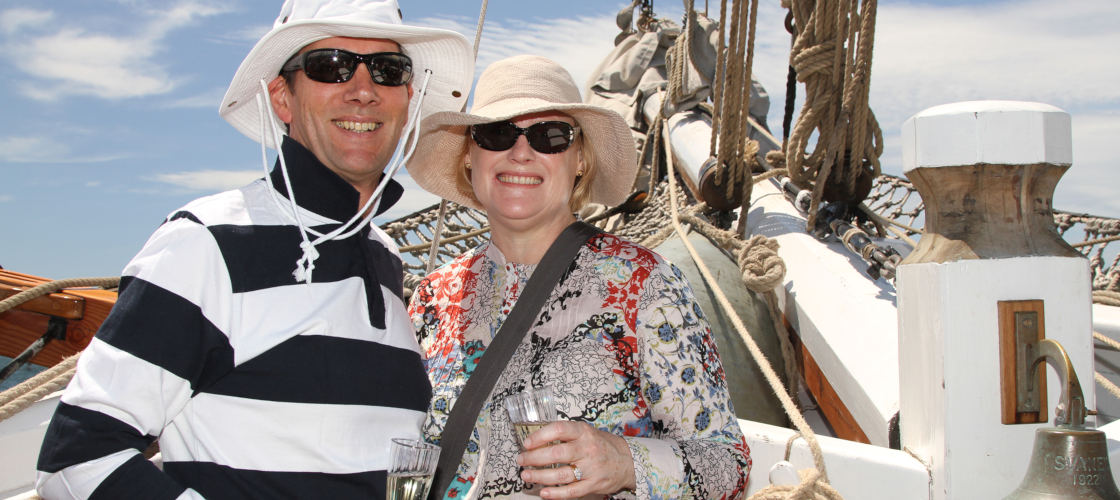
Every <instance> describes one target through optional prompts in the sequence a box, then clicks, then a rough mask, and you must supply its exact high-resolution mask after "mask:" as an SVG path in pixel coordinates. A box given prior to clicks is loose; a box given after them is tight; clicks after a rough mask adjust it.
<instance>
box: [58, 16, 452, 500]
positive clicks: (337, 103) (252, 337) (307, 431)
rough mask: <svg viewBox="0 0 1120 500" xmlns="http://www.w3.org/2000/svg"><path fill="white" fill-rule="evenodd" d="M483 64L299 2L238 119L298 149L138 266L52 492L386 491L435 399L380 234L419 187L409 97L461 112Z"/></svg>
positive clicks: (231, 96) (379, 20)
mask: <svg viewBox="0 0 1120 500" xmlns="http://www.w3.org/2000/svg"><path fill="white" fill-rule="evenodd" d="M472 60H473V58H472V56H471V50H470V46H469V44H468V43H467V41H466V39H465V38H463V37H462V36H461V35H459V34H456V33H454V32H450V31H445V30H437V29H429V28H420V27H414V26H406V25H402V24H401V19H400V11H399V9H398V6H397V2H396V0H368V1H364V2H359V1H355V0H288V1H287V2H285V4H284V6H283V7H282V8H281V12H280V16H279V18H278V19H277V21H276V24H275V25H274V27H273V29H272V31H270V32H269V33H268V34H266V35H265V36H264V37H263V38H262V39H261V40H260V41H259V42H258V43H257V44H256V46H255V47H254V48H253V50H252V51H251V52H250V53H249V55H248V56H247V57H246V58H245V60H244V61H243V63H242V64H241V67H240V68H239V69H238V71H237V74H236V75H235V76H234V79H233V82H232V83H231V85H230V89H229V91H228V92H227V93H226V96H225V98H224V99H223V101H222V105H221V108H220V113H221V115H222V116H223V117H224V118H225V119H226V120H227V121H229V122H230V123H231V124H233V125H234V126H235V127H236V128H237V129H238V130H240V131H241V132H242V133H245V134H246V135H248V136H249V137H251V138H253V139H254V140H257V141H259V142H262V143H263V144H265V145H269V146H272V147H276V145H277V143H278V142H279V143H281V144H280V147H279V153H280V154H279V157H278V161H277V163H276V166H275V167H274V168H273V169H272V171H271V172H269V173H268V175H267V176H266V177H265V178H264V179H261V180H258V181H256V182H255V183H253V184H250V185H248V186H246V187H243V188H241V189H238V190H234V191H228V192H225V193H220V194H217V195H213V196H209V197H205V198H201V199H198V200H195V201H193V202H191V203H189V204H188V205H187V206H185V207H183V208H182V209H180V210H178V211H176V212H174V213H173V214H171V215H170V216H169V217H168V218H167V220H166V221H165V222H164V224H163V225H162V226H160V228H159V229H158V230H157V231H156V232H155V234H154V235H153V236H152V237H151V239H149V240H148V242H147V243H146V244H145V246H144V248H143V249H142V250H141V251H140V253H139V254H138V255H137V256H136V257H135V258H133V260H132V261H131V262H130V263H129V264H128V266H127V267H126V268H125V270H124V273H123V277H122V279H121V287H120V296H119V299H118V302H117V305H116V307H115V308H114V309H113V312H112V314H111V315H110V316H109V318H108V319H106V321H105V323H104V324H103V325H102V328H101V330H100V331H99V332H98V334H97V336H96V337H95V338H94V340H93V342H92V343H91V344H90V346H89V347H88V348H87V349H86V351H85V353H84V354H83V355H82V358H81V361H80V362H79V364H78V370H77V373H76V374H75V376H74V380H73V381H72V382H71V384H70V386H69V387H68V388H67V390H66V392H65V394H64V395H63V397H62V400H61V402H60V403H59V407H58V410H57V411H56V413H55V415H54V418H53V419H52V421H51V424H50V427H49V429H48V431H47V436H46V438H45V439H44V442H43V448H42V451H41V453H40V456H39V465H38V468H39V470H40V473H39V479H38V489H39V492H40V494H41V495H42V496H44V497H46V498H88V497H99V498H176V497H179V498H201V497H206V498H230V497H234V498H313V497H314V498H317V497H333V498H351V497H362V498H365V497H369V496H370V495H373V496H375V497H382V496H384V486H385V469H386V468H387V466H388V462H389V456H388V455H389V442H390V441H389V440H390V439H391V438H393V437H419V426H420V423H421V422H422V420H423V416H424V411H425V410H426V409H427V406H428V399H429V397H430V394H431V389H430V387H429V385H428V382H427V377H426V376H425V373H424V369H423V366H422V364H421V359H420V356H419V348H418V346H417V344H416V340H415V336H414V335H413V333H412V330H411V326H410V323H409V320H408V315H407V313H406V312H405V308H404V304H403V303H402V300H401V277H402V276H401V261H400V257H399V254H398V253H397V249H396V246H395V245H394V243H393V242H392V240H391V239H389V238H388V236H387V235H385V234H384V233H383V232H381V231H380V230H379V229H378V228H377V227H376V226H373V225H372V224H371V223H370V222H369V221H370V219H371V218H372V217H373V216H374V215H375V214H376V213H380V212H382V211H384V210H386V209H387V208H389V207H390V206H391V205H392V204H393V203H394V202H396V201H397V199H399V198H400V196H401V192H402V189H401V187H400V185H399V184H397V183H396V182H393V181H391V180H389V179H388V177H389V176H391V173H392V172H394V171H395V170H396V168H398V167H399V164H400V163H402V161H403V158H397V157H395V156H394V149H395V148H397V146H398V142H401V139H402V138H403V137H407V136H408V130H406V123H408V122H409V106H410V102H411V103H412V107H413V108H414V109H418V110H420V113H421V114H426V113H428V112H432V111H439V110H456V111H457V110H459V109H461V107H462V102H463V100H465V98H466V95H467V93H468V90H469V88H470V83H471V78H472V71H473V69H472V67H473V63H472ZM413 75H415V77H416V79H415V80H413V79H412V76H413ZM266 87H267V91H266V90H265V88H266ZM422 89H426V92H424V91H422ZM266 92H267V93H266ZM273 110H274V111H273ZM277 120H279V122H282V123H283V125H280V124H279V123H278V122H277ZM417 121H418V120H417ZM285 127H286V128H287V130H288V134H289V135H288V136H287V137H285V138H282V139H281V134H280V132H281V131H282V130H283V129H284V128H285ZM386 169H387V170H386ZM383 171H387V172H389V175H383ZM382 177H386V179H382ZM386 181H388V182H386ZM157 438H158V439H159V447H160V451H161V453H162V459H163V462H162V465H163V466H162V470H161V469H160V468H157V466H156V465H154V464H153V463H152V462H150V461H149V460H147V459H145V458H144V456H143V455H142V452H143V451H144V450H145V449H147V448H148V447H149V445H150V444H151V443H152V441H154V440H155V439H157Z"/></svg>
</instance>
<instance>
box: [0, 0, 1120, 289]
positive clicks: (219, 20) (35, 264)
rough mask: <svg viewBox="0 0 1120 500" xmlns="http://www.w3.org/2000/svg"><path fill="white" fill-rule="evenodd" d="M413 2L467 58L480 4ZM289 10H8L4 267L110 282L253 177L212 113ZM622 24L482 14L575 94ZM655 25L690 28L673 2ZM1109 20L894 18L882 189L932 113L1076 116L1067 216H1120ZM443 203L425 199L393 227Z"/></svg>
mask: <svg viewBox="0 0 1120 500" xmlns="http://www.w3.org/2000/svg"><path fill="white" fill-rule="evenodd" d="M401 1H402V9H403V11H404V14H405V18H406V21H408V22H414V23H417V24H427V25H434V26H440V27H445V28H450V29H454V30H457V31H460V32H462V33H464V34H465V35H467V38H468V39H472V40H473V37H474V29H475V25H476V23H477V18H478V10H479V8H480V6H481V3H480V2H468V1H464V0H457V1H450V0H446V1H415V0H411V1H410V0H401ZM280 3H281V2H279V1H270V2H265V1H261V0H252V1H250V0H222V1H217V0H215V1H203V0H158V1H157V0H100V1H97V2H90V1H82V0H53V1H50V2H41V1H29V0H0V60H2V64H0V68H2V69H0V117H3V118H4V119H3V120H0V234H3V235H4V242H3V244H2V245H0V266H3V267H5V268H8V269H12V270H17V271H21V272H26V273H31V274H37V275H41V276H46V277H50V278H65V277H79V276H102V275H115V274H118V273H119V272H120V270H121V269H122V268H123V266H124V265H125V263H126V262H127V261H128V259H129V258H130V257H131V256H132V255H133V254H134V253H135V252H136V251H137V250H139V248H140V247H141V246H142V245H143V243H144V241H145V239H146V238H147V237H148V235H149V234H150V233H151V232H152V230H154V229H155V227H156V226H157V225H158V224H159V223H160V221H161V220H162V218H163V217H164V216H165V215H166V214H168V213H169V212H171V211H173V210H174V209H176V208H178V207H180V206H182V205H183V204H184V203H186V202H187V201H189V200H191V199H193V198H195V197H198V196H201V195H205V194H209V193H213V192H216V191H220V190H224V189H228V188H232V187H236V186H239V185H241V184H243V183H245V182H247V181H248V180H251V179H252V178H254V177H259V176H260V175H261V173H260V172H261V166H260V150H259V147H258V146H257V145H256V143H253V142H252V141H250V140H249V139H247V138H245V137H244V136H242V135H241V134H239V133H238V132H236V131H235V130H234V129H233V128H232V127H231V126H229V125H228V124H226V123H225V122H224V121H223V120H221V118H219V117H218V113H217V108H218V101H219V100H220V99H221V96H222V94H223V93H224V92H225V89H226V86H227V85H228V84H229V81H230V79H231V78H232V76H233V73H234V71H235V70H236V68H237V66H238V64H240V62H241V59H242V58H243V57H244V56H245V54H246V53H248V51H249V49H250V48H251V47H252V45H253V43H254V42H255V41H256V39H257V38H258V37H259V36H260V35H262V34H263V33H264V32H266V31H267V29H268V28H269V27H270V26H271V24H272V21H273V19H274V18H275V16H276V14H277V12H278V11H279V6H280ZM696 4H697V6H698V7H699V6H703V4H704V2H703V1H697V2H696ZM761 4H762V7H761V11H760V17H759V26H760V34H759V39H758V42H757V47H756V61H755V75H756V78H758V79H759V80H760V81H761V82H762V83H763V85H765V86H766V87H767V89H768V90H769V91H770V93H771V95H772V99H773V104H772V107H771V114H770V115H771V116H770V120H769V121H770V123H771V126H772V127H775V133H777V132H778V130H777V128H776V127H780V124H781V117H780V113H781V104H780V103H781V102H782V101H783V99H784V96H783V94H784V88H785V73H786V64H787V60H788V53H787V50H788V47H789V38H788V35H787V34H786V33H785V31H784V29H783V28H782V27H781V21H782V18H783V17H784V11H783V10H782V9H781V8H780V7H779V2H778V0H762V2H761ZM622 5H624V2H612V1H603V0H567V1H564V2H540V1H533V2H525V1H520V2H513V1H506V0H495V1H493V2H490V6H489V12H488V16H487V24H486V27H485V28H484V30H483V31H484V36H483V42H482V47H481V49H480V53H479V61H478V62H479V68H482V67H485V65H487V64H489V63H490V62H493V61H495V60H497V59H500V58H503V57H506V56H509V55H514V54H519V53H536V54H541V55H545V56H547V57H550V58H553V59H555V60H556V61H558V62H560V63H561V64H563V65H565V66H566V67H567V68H568V69H569V70H570V71H571V72H572V74H573V75H574V76H575V78H576V81H577V82H583V81H585V80H586V79H587V77H588V76H589V73H590V72H591V70H592V69H593V67H594V66H595V64H596V63H598V61H599V60H601V58H602V57H603V56H605V55H606V54H607V53H608V52H609V51H610V49H611V43H612V40H613V38H614V36H615V34H616V33H617V28H616V27H615V25H614V16H615V13H616V12H617V11H618V9H619V8H620V7H621V6H622ZM710 5H711V9H712V15H713V17H718V3H717V2H715V1H714V0H713V1H712V2H711V4H710ZM654 7H655V10H656V11H657V13H658V14H660V15H662V16H665V17H670V18H676V19H679V18H680V12H681V6H680V3H679V2H670V1H666V0H662V1H660V2H655V4H654ZM1117 19H1120V2H1116V1H1115V0H1082V1H1078V2H1068V3H1066V4H1059V3H1055V2H1052V1H1045V0H1021V1H959V0H958V1H947V2H946V1H940V2H898V1H889V0H883V1H882V2H880V6H879V25H878V30H877V33H876V48H875V53H874V54H875V58H874V64H873V68H872V84H871V104H872V108H873V109H874V111H875V113H876V115H877V116H878V118H879V121H880V124H881V126H882V128H883V131H884V134H885V139H886V140H885V145H886V150H885V153H884V155H883V158H882V161H883V165H884V170H885V171H886V172H888V173H893V174H900V173H901V168H900V163H901V157H900V155H901V143H900V141H899V138H898V134H899V128H900V126H901V124H902V122H903V121H904V120H905V119H906V118H907V117H909V116H910V115H913V114H914V113H916V112H918V111H921V110H922V109H925V108H927V107H930V106H934V105H937V104H943V103H947V102H955V101H963V100H973V99H1013V100H1031V101H1041V102H1046V103H1049V104H1053V105H1056V106H1058V107H1060V108H1062V109H1065V110H1066V111H1068V112H1070V113H1071V114H1072V115H1073V135H1074V166H1073V168H1072V169H1071V170H1070V171H1069V173H1067V174H1066V176H1065V177H1064V179H1063V181H1062V182H1061V183H1060V184H1059V186H1058V190H1057V193H1056V196H1055V205H1056V207H1057V208H1060V209H1064V210H1071V211H1082V212H1089V213H1094V214H1097V215H1108V216H1120V196H1117V193H1116V191H1117V188H1118V187H1120V173H1118V172H1120V161H1118V160H1120V153H1118V152H1117V150H1116V148H1115V147H1114V143H1115V142H1116V139H1115V138H1116V137H1120V85H1118V84H1117V82H1120V57H1116V55H1115V54H1112V53H1111V51H1112V50H1113V49H1115V48H1116V47H1120V30H1117V29H1115V27H1114V23H1115V21H1116V20H1117ZM400 180H402V182H404V183H405V185H406V186H413V187H415V184H413V183H411V182H410V180H409V179H407V178H406V177H402V178H401V179H400ZM434 201H435V198H434V197H432V196H430V195H427V194H425V193H422V192H420V191H418V190H413V191H411V192H410V193H409V194H408V195H406V199H405V201H404V202H402V203H401V204H400V205H399V208H398V209H396V210H395V211H394V213H393V214H392V216H400V215H404V214H407V213H410V212H412V211H414V210H416V209H418V208H421V207H423V206H426V205H428V204H430V203H433V202H434Z"/></svg>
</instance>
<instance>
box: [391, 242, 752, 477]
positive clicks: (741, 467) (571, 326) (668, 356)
mask: <svg viewBox="0 0 1120 500" xmlns="http://www.w3.org/2000/svg"><path fill="white" fill-rule="evenodd" d="M534 268H535V266H532V265H524V264H516V263H507V262H506V260H505V257H504V256H503V255H502V253H501V252H500V251H499V250H498V248H497V247H496V246H494V245H493V244H489V243H487V244H484V245H481V246H479V247H478V248H475V249H473V250H472V251H470V252H468V253H466V254H464V255H462V256H460V257H459V258H457V259H455V260H454V261H452V262H450V263H448V264H446V265H444V266H443V267H441V268H439V269H437V270H436V271H435V272H433V273H432V274H431V275H429V276H428V277H427V278H425V279H424V280H423V281H422V282H421V283H420V285H419V286H418V287H417V288H416V291H415V292H414V293H413V295H412V303H411V304H410V306H409V314H410V315H411V317H412V323H413V326H414V327H415V328H416V331H417V336H418V339H419V341H420V347H421V350H422V352H423V353H424V355H425V357H426V358H427V361H426V366H427V370H428V377H429V378H430V379H431V382H432V386H433V395H432V403H431V408H430V409H429V412H428V417H427V419H426V420H425V423H424V429H423V431H424V435H425V437H426V439H428V440H429V441H431V442H433V443H437V444H438V443H439V439H440V434H441V432H442V431H443V427H444V424H445V423H446V421H447V417H448V415H449V414H450V412H451V408H452V407H453V406H454V404H455V399H456V398H457V397H458V395H459V394H460V393H461V392H462V389H463V386H464V384H465V383H466V381H467V378H469V377H470V375H471V373H472V372H473V371H474V369H475V367H476V366H477V364H478V361H479V358H480V357H481V356H482V353H483V352H485V350H486V347H487V346H488V345H489V344H490V341H491V340H492V339H493V337H494V335H495V334H496V333H497V332H498V328H499V327H500V326H501V325H502V322H503V321H505V319H506V316H507V315H508V314H509V312H510V310H511V309H512V308H513V305H514V303H515V302H516V301H517V298H518V297H519V296H520V295H521V292H522V290H523V289H524V287H525V284H526V282H527V281H528V279H529V276H530V275H531V274H532V272H533V269H534ZM543 385H551V386H552V387H553V389H554V391H555V393H556V399H557V406H558V409H559V413H560V418H561V419H564V420H578V421H584V422H588V423H590V424H591V425H593V426H595V427H596V428H599V429H601V430H604V431H608V432H611V433H614V434H617V435H620V436H623V437H624V438H625V439H626V441H627V443H628V444H629V446H630V453H631V456H632V457H633V458H634V466H635V471H634V472H635V478H636V484H637V490H636V491H633V492H629V491H626V492H621V493H619V494H616V495H615V496H614V497H611V498H641V499H651V498H735V497H737V496H738V495H739V494H741V493H742V492H743V491H744V490H745V488H746V482H747V475H748V473H749V472H750V466H751V459H750V450H749V449H748V448H747V444H746V440H745V439H744V438H743V435H742V432H741V431H740V430H739V426H738V422H737V420H736V418H735V416H734V411H733V410H732V407H731V400H730V396H729V394H728V391H727V384H726V381H725V379H724V373H723V366H722V365H721V364H720V360H719V356H718V355H717V354H716V346H715V342H714V341H713V339H712V336H711V331H710V329H709V327H708V322H707V320H706V319H705V318H704V315H703V313H702V312H701V311H700V307H699V306H698V305H697V303H696V301H695V299H694V298H693V293H692V289H691V288H689V286H688V283H687V282H686V281H685V278H684V277H683V276H682V275H681V273H680V271H679V270H678V269H677V268H676V266H673V265H672V264H670V263H668V262H667V261H665V260H664V259H663V258H662V257H661V256H659V255H657V254H655V253H653V252H652V251H650V250H648V249H646V248H643V247H641V246H638V245H636V244H634V243H630V242H628V241H625V240H623V239H620V238H618V237H616V236H613V235H610V234H601V235H599V236H596V237H594V238H592V239H591V240H590V241H589V242H588V244H587V245H586V246H584V247H583V248H581V249H580V251H579V253H578V254H577V256H576V260H575V263H574V265H573V266H572V267H571V268H569V270H568V274H566V275H565V277H564V278H563V279H562V281H561V282H560V284H559V285H557V287H556V288H555V289H554V290H553V291H552V294H551V296H550V297H549V299H548V301H547V302H546V303H545V305H544V306H543V307H542V308H541V312H540V314H539V316H538V319H537V321H536V322H535V323H534V326H533V327H532V328H531V329H530V331H529V332H528V333H527V334H526V335H525V337H524V339H522V342H521V345H520V346H518V348H517V351H516V352H515V353H514V355H513V357H512V358H511V359H510V362H509V364H508V366H507V367H506V369H505V371H504V372H503V373H502V375H501V377H500V378H499V379H498V382H497V384H496V385H495V386H494V390H493V392H492V393H491V395H490V400H489V401H487V402H486V404H485V405H484V406H483V407H482V410H481V412H480V413H479V416H478V421H477V423H476V425H475V429H474V432H473V434H472V436H471V439H470V441H469V442H468V444H467V449H466V453H464V456H463V460H462V462H461V463H460V464H459V468H458V470H457V471H456V475H455V478H454V480H453V481H452V482H451V486H450V487H449V488H448V490H447V492H446V494H445V496H444V498H472V499H473V498H508V497H514V498H517V497H533V498H536V497H537V495H531V494H530V492H529V490H530V489H531V488H533V487H534V485H531V484H529V485H527V484H525V483H523V482H522V481H521V479H520V476H519V469H518V465H517V463H516V459H515V457H516V455H517V454H518V452H519V448H518V445H517V442H516V440H515V438H514V435H513V429H512V426H511V424H510V421H509V417H508V415H507V414H506V412H505V409H504V407H503V406H502V404H501V401H503V400H504V399H505V397H506V396H508V395H510V394H513V393H516V392H520V391H522V390H524V389H525V388H527V387H530V386H532V387H540V386H543Z"/></svg>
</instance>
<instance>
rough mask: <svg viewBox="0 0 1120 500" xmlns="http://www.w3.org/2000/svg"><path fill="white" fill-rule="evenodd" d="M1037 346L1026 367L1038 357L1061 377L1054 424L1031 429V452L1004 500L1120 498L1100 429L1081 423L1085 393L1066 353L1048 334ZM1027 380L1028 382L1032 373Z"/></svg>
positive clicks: (1083, 421) (1036, 364)
mask: <svg viewBox="0 0 1120 500" xmlns="http://www.w3.org/2000/svg"><path fill="white" fill-rule="evenodd" d="M1038 347H1039V353H1040V354H1039V356H1038V358H1037V359H1036V360H1035V361H1034V365H1032V367H1031V370H1030V372H1031V373H1034V371H1035V369H1036V368H1037V367H1038V365H1039V364H1040V363H1042V362H1043V361H1045V362H1047V363H1050V364H1051V365H1053V366H1054V369H1055V370H1057V372H1058V377H1059V379H1060V380H1061V383H1062V397H1061V400H1060V403H1059V404H1058V407H1057V409H1056V410H1055V412H1054V413H1055V416H1054V427H1043V428H1040V429H1038V430H1036V431H1035V434H1034V452H1033V453H1032V454H1031V463H1030V466H1029V467H1028V468H1027V475H1026V477H1024V478H1023V482H1022V483H1020V484H1019V487H1018V488H1017V489H1016V490H1015V491H1013V492H1011V494H1010V495H1008V496H1007V497H1005V498H1004V500H1025V499H1039V500H1041V499H1059V498H1088V499H1115V500H1120V491H1118V490H1117V489H1116V482H1115V481H1114V480H1113V478H1112V466H1111V464H1109V461H1108V444H1107V440H1106V439H1105V435H1104V433H1103V432H1101V431H1098V430H1095V429H1089V428H1086V427H1085V413H1086V411H1085V395H1084V393H1082V392H1081V383H1080V382H1078V380H1077V374H1076V373H1075V372H1074V371H1073V363H1072V362H1070V359H1069V355H1068V354H1066V351H1065V349H1063V348H1062V345H1061V344H1059V343H1058V342H1056V341H1054V340H1052V339H1043V340H1042V341H1041V342H1039V346H1038ZM1029 380H1030V381H1032V382H1033V380H1034V377H1033V376H1031V377H1030V378H1029Z"/></svg>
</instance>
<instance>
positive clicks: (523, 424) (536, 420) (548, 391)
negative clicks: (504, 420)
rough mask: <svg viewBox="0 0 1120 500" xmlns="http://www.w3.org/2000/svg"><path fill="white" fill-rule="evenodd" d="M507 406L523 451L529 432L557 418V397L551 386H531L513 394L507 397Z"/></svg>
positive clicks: (514, 433) (515, 434)
mask: <svg viewBox="0 0 1120 500" xmlns="http://www.w3.org/2000/svg"><path fill="white" fill-rule="evenodd" d="M505 407H506V411H507V412H509V420H510V422H511V423H512V424H513V435H514V436H515V437H516V438H517V444H518V445H519V446H520V447H521V451H525V438H526V437H528V436H529V434H532V433H534V432H536V431H537V430H539V429H540V428H542V427H544V426H546V425H548V424H549V423H551V422H555V421H556V420H557V413H556V399H555V398H554V396H553V393H552V387H550V386H543V387H538V388H529V389H527V390H525V391H523V392H519V393H517V394H514V395H511V396H509V397H507V398H506V399H505ZM556 466H557V465H555V464H554V465H552V466H551V467H556Z"/></svg>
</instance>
